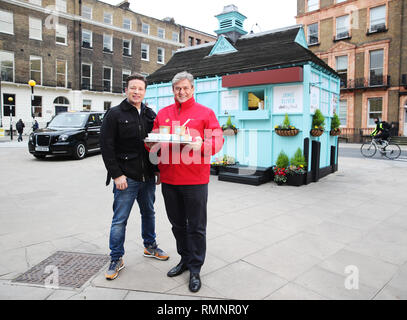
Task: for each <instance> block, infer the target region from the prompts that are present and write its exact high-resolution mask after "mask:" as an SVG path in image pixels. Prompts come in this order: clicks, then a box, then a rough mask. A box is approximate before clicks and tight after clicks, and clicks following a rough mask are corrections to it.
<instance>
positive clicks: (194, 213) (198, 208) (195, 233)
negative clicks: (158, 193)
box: [161, 183, 208, 273]
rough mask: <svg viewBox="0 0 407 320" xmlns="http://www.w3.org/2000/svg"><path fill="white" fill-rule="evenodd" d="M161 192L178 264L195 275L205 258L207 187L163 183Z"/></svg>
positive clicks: (205, 185) (204, 185)
mask: <svg viewBox="0 0 407 320" xmlns="http://www.w3.org/2000/svg"><path fill="white" fill-rule="evenodd" d="M161 189H162V193H163V197H164V202H165V209H166V210H167V215H168V219H169V221H170V223H171V225H172V233H173V234H174V237H175V240H176V243H177V252H178V254H179V255H180V256H181V262H183V263H185V264H186V265H187V267H188V269H189V270H190V271H191V272H192V273H199V272H200V271H201V267H202V265H203V263H204V261H205V255H206V223H207V210H206V206H207V202H208V185H207V184H203V185H183V186H176V185H170V184H166V183H163V184H162V188H161Z"/></svg>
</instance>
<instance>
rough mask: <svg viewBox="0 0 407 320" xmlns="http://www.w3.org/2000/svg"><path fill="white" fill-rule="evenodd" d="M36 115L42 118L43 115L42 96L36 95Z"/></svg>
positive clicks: (33, 102) (34, 106) (34, 102)
mask: <svg viewBox="0 0 407 320" xmlns="http://www.w3.org/2000/svg"><path fill="white" fill-rule="evenodd" d="M32 106H33V111H34V117H37V118H41V117H42V97H41V96H34V99H33V101H32Z"/></svg>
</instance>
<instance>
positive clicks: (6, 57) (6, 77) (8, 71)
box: [0, 51, 14, 82]
mask: <svg viewBox="0 0 407 320" xmlns="http://www.w3.org/2000/svg"><path fill="white" fill-rule="evenodd" d="M0 70H1V80H2V81H7V82H14V53H13V52H6V51H0Z"/></svg>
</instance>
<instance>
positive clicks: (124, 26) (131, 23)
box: [122, 17, 133, 30]
mask: <svg viewBox="0 0 407 320" xmlns="http://www.w3.org/2000/svg"><path fill="white" fill-rule="evenodd" d="M125 20H128V21H129V25H128V26H129V27H128V28H127V27H126V25H127V24H125V23H124V22H125ZM132 25H133V22H132V21H131V19H130V18H126V17H123V21H122V27H123V29H126V30H131V28H132Z"/></svg>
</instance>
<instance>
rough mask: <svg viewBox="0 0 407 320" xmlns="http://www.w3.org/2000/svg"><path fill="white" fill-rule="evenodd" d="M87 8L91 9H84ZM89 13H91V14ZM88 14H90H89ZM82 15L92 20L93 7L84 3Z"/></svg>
mask: <svg viewBox="0 0 407 320" xmlns="http://www.w3.org/2000/svg"><path fill="white" fill-rule="evenodd" d="M85 8H86V9H89V11H88V12H85V10H84V9H85ZM89 13H90V14H89ZM88 14H89V15H88ZM81 16H82V17H84V18H86V19H90V20H92V17H93V8H92V7H90V6H87V5H84V4H82V12H81Z"/></svg>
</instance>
